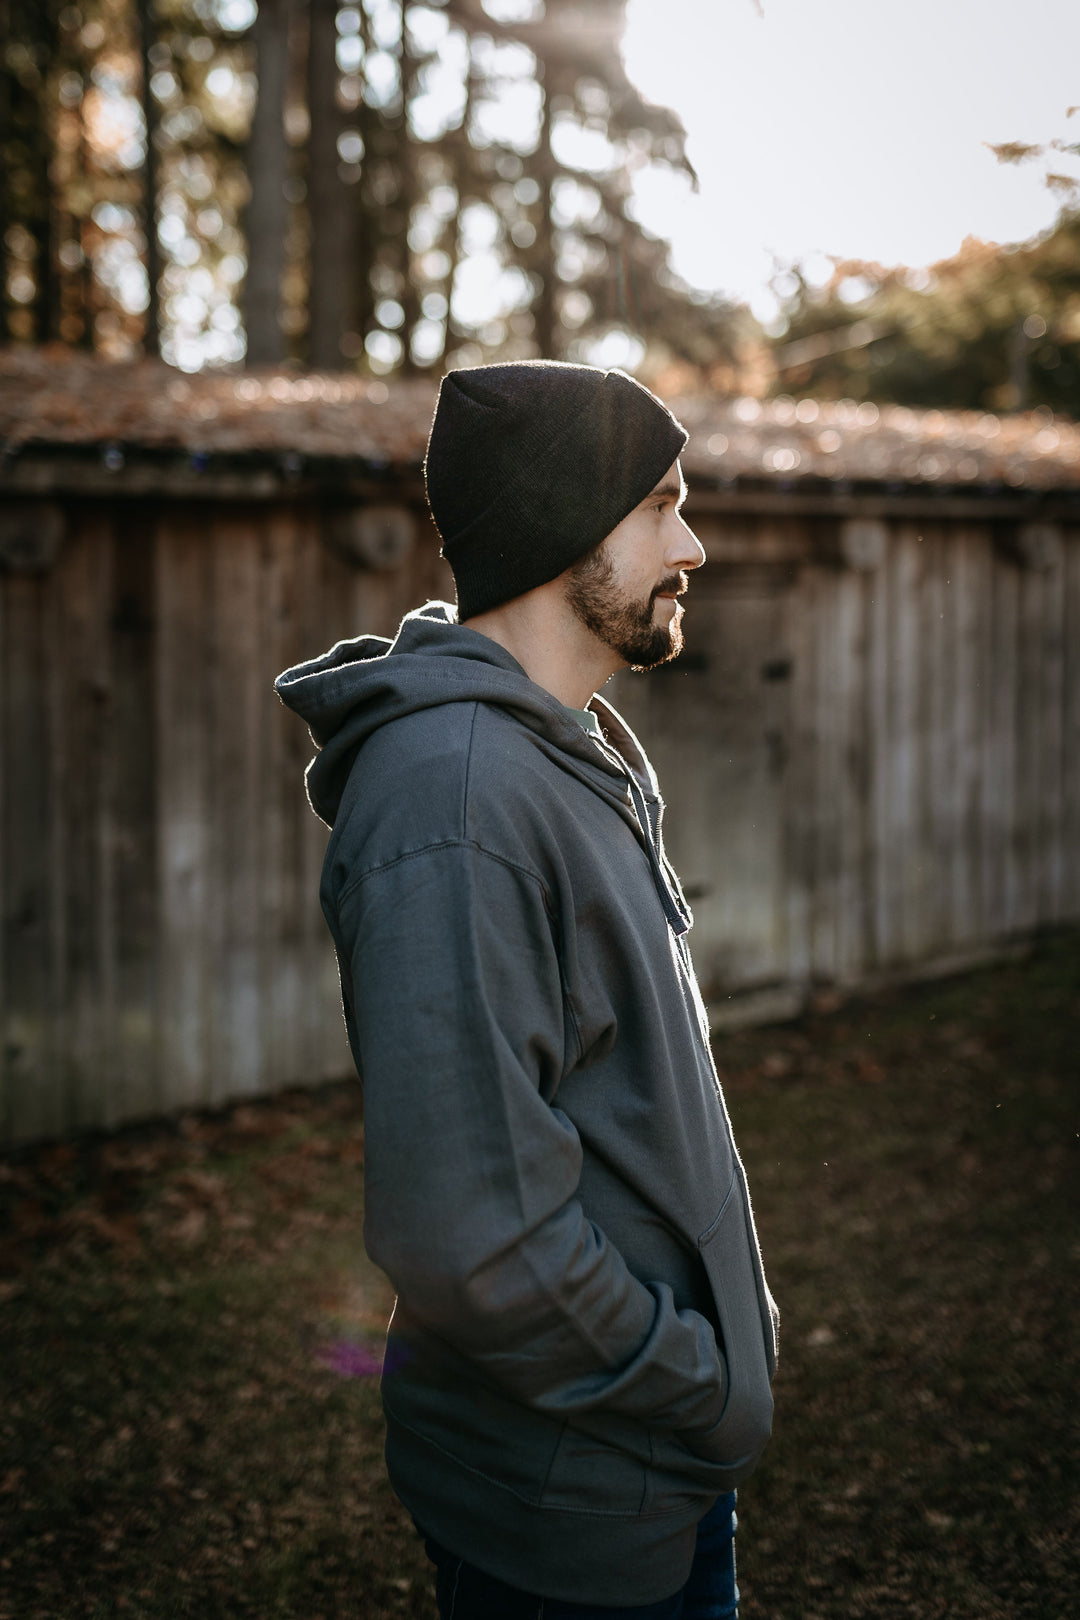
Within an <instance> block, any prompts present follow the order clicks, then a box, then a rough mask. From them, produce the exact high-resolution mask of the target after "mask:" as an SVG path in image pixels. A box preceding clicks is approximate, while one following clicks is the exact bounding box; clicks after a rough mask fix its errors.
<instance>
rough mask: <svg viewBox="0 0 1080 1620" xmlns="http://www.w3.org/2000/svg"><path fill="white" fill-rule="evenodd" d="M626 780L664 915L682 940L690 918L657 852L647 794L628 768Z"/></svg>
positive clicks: (675, 933)
mask: <svg viewBox="0 0 1080 1620" xmlns="http://www.w3.org/2000/svg"><path fill="white" fill-rule="evenodd" d="M626 780H627V781H628V782H629V784H630V796H631V798H632V799H633V801H634V811H635V814H636V815H637V818H638V821H639V822H640V823H641V831H642V834H643V835H644V838H645V848H646V850H647V851H648V856H649V866H650V868H651V870H652V875H653V883H654V884H655V885H656V892H657V894H658V895H659V896H660V900H661V902H662V904H663V907H664V915H665V916H666V917H667V920H668V922H669V923H670V924H671V930H672V933H673V934H674V935H675V937H676V939H679V940H681V939H683V938H684V937H685V935H686V934H687V933H688V932H689V929H690V918H689V917H688V916H687V914H686V911H685V910H684V909H683V907H682V905H681V904H680V903H679V900H678V899H677V897H676V895H675V894H674V893H673V891H672V889H671V885H670V884H669V883H668V880H667V878H666V876H665V874H664V868H663V867H662V866H661V864H660V857H659V855H658V854H657V851H656V843H655V840H654V839H653V832H652V822H651V820H650V818H649V807H648V805H647V804H646V803H645V795H644V793H642V791H641V788H640V787H639V786H638V784H637V782H636V781H635V780H634V774H633V772H632V771H629V770H628V771H627V772H626Z"/></svg>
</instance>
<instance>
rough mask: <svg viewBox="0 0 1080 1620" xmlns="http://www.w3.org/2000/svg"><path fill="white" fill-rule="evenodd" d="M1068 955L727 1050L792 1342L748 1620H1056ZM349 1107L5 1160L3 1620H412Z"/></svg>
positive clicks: (1073, 1070)
mask: <svg viewBox="0 0 1080 1620" xmlns="http://www.w3.org/2000/svg"><path fill="white" fill-rule="evenodd" d="M1078 995H1080V939H1078V938H1077V937H1075V936H1063V937H1061V938H1059V939H1056V940H1052V941H1049V942H1047V944H1046V945H1045V947H1044V948H1042V949H1040V951H1038V952H1037V953H1036V954H1035V955H1034V956H1033V957H1032V958H1031V959H1030V960H1029V961H1027V962H1024V963H1019V964H1013V965H1010V966H1008V967H1003V968H999V969H995V970H991V971H986V972H982V973H979V974H976V975H973V976H971V977H969V978H966V979H963V980H957V981H953V982H951V983H947V984H939V985H936V986H933V987H930V988H925V989H922V990H908V991H905V992H903V993H897V994H894V995H887V996H886V995H879V996H875V997H873V998H868V999H863V1000H859V1001H852V1002H851V1003H849V1004H848V1005H847V1006H846V1007H841V1008H839V1009H838V1010H836V1011H834V1012H832V1013H831V1014H829V1015H828V1016H823V1015H822V1016H817V1017H811V1018H808V1019H805V1020H802V1021H800V1022H799V1023H797V1024H792V1025H788V1026H784V1027H783V1028H776V1029H770V1030H757V1031H753V1032H743V1033H740V1034H733V1035H728V1036H725V1037H723V1038H721V1039H719V1040H718V1042H717V1058H718V1062H719V1064H720V1067H721V1070H722V1073H723V1077H724V1081H725V1086H726V1089H727V1093H728V1098H729V1102H730V1105H731V1109H732V1114H733V1116H734V1121H735V1127H736V1133H737V1135H738V1138H739V1141H740V1145H741V1147H742V1150H743V1155H744V1158H745V1159H746V1161H747V1166H748V1170H749V1172H750V1177H751V1184H752V1186H753V1189H754V1191H755V1195H756V1207H757V1215H758V1223H759V1228H760V1231H761V1236H762V1241H763V1245H764V1248H765V1251H766V1259H767V1263H768V1268H769V1274H770V1280H771V1282H772V1284H773V1288H774V1292H775V1293H776V1294H777V1296H778V1298H779V1300H780V1304H781V1309H782V1312H783V1319H784V1320H783V1342H782V1365H781V1371H780V1375H779V1378H778V1382H777V1421H776V1430H775V1437H774V1440H773V1443H772V1445H771V1447H770V1449H769V1451H768V1453H767V1455H766V1459H765V1461H764V1463H763V1464H762V1466H761V1468H760V1470H759V1472H758V1474H757V1475H756V1476H755V1477H754V1479H753V1480H751V1481H750V1482H749V1483H748V1484H747V1485H746V1486H745V1487H744V1488H743V1490H742V1492H741V1493H740V1498H741V1500H740V1513H741V1519H742V1525H743V1530H742V1533H741V1535H740V1578H741V1582H742V1585H743V1588H744V1594H745V1599H744V1606H743V1614H744V1620H765V1617H770V1620H814V1617H820V1620H835V1617H840V1616H866V1617H871V1616H872V1617H874V1620H889V1617H893V1616H895V1617H900V1616H904V1617H916V1616H917V1617H920V1620H922V1617H931V1616H939V1615H940V1616H946V1615H947V1616H949V1617H950V1620H998V1617H1001V1620H1005V1617H1008V1620H1028V1617H1030V1620H1064V1617H1066V1616H1068V1615H1071V1614H1074V1613H1080V1560H1078V1553H1077V1548H1078V1547H1080V1524H1078V1522H1077V1519H1078V1515H1077V1506H1076V1501H1077V1498H1076V1459H1077V1457H1078V1456H1080V1425H1078V1420H1077V1406H1078V1403H1077V1398H1076V1382H1077V1379H1076V1360H1077V1357H1076V1348H1075V1345H1076V1338H1077V1327H1078V1322H1077V1312H1076V1297H1077V1286H1076V1281H1075V1279H1076V1272H1077V1260H1078V1259H1080V1225H1078V1223H1077V1219H1076V1216H1077V1199H1076V1187H1077V1184H1078V1181H1080V1177H1078V1175H1077V1162H1076V1161H1077V1148H1078V1138H1077V1129H1078V1122H1077V1118H1076V1101H1077V1097H1076V1093H1077V1079H1078V1073H1080V1055H1078V1054H1080V1005H1078ZM361 1178H362V1132H361V1119H360V1098H359V1088H358V1087H356V1086H347V1085H346V1086H338V1087H333V1088H328V1089H324V1090H321V1091H318V1092H313V1093H296V1094H291V1095H289V1096H288V1097H286V1098H276V1099H272V1100H268V1101H266V1102H261V1103H257V1104H253V1105H247V1106H245V1107H240V1108H235V1109H232V1110H230V1111H228V1112H226V1113H223V1114H218V1115H214V1116H208V1115H207V1116H189V1117H187V1118H185V1119H184V1120H181V1121H180V1122H179V1124H176V1125H171V1126H170V1125H162V1124H157V1125H153V1126H147V1127H144V1128H140V1129H137V1130H129V1131H124V1132H121V1133H118V1134H116V1135H114V1136H111V1137H96V1138H86V1139H81V1140H75V1141H70V1142H61V1143H55V1144H51V1145H48V1146H46V1147H44V1148H41V1149H38V1150H35V1151H30V1152H26V1153H23V1154H19V1155H15V1156H10V1157H8V1158H7V1159H6V1160H0V1197H2V1200H3V1205H4V1211H5V1227H4V1236H3V1240H2V1244H0V1302H2V1303H0V1336H2V1343H3V1374H4V1380H3V1381H4V1390H5V1393H4V1399H3V1406H2V1408H0V1620H37V1617H42V1620H44V1617H48V1620H57V1617H64V1620H67V1617H72V1620H75V1617H83V1616H87V1617H90V1616H93V1617H99V1616H100V1617H105V1616H114V1615H131V1616H147V1617H155V1620H156V1617H161V1616H178V1617H186V1616H192V1617H195V1616H198V1617H199V1620H217V1617H222V1620H224V1617H228V1616H245V1615H252V1616H260V1617H266V1620H271V1617H279V1616H280V1617H295V1620H319V1617H323V1620H331V1617H341V1620H346V1617H348V1620H388V1617H391V1616H394V1617H396V1616H402V1615H411V1616H422V1617H426V1620H431V1617H432V1616H433V1615H434V1607H433V1604H432V1602H431V1598H430V1593H429V1587H430V1582H429V1578H428V1567H427V1565H426V1562H425V1560H424V1557H423V1553H422V1551H421V1549H420V1546H419V1543H418V1541H417V1539H416V1537H415V1536H414V1534H413V1531H412V1527H411V1525H410V1523H409V1520H408V1518H407V1515H406V1514H405V1513H404V1512H403V1510H402V1509H401V1508H400V1506H399V1505H398V1504H397V1502H396V1501H395V1499H394V1497H393V1495H392V1494H391V1492H390V1490H389V1488H388V1486H387V1484H386V1481H385V1477H384V1474H383V1469H382V1433H381V1421H380V1416H379V1410H378V1394H377V1388H376V1380H375V1378H374V1376H373V1369H374V1368H375V1367H377V1364H378V1358H379V1353H380V1341H381V1336H382V1327H383V1323H384V1320H385V1316H386V1313H387V1310H388V1306H389V1291H388V1287H387V1284H386V1282H385V1280H384V1279H383V1278H382V1277H381V1276H380V1275H379V1274H378V1273H377V1272H375V1271H374V1269H373V1268H372V1267H370V1266H368V1265H367V1264H366V1262H365V1261H364V1259H363V1254H362V1249H361V1244H360V1232H361Z"/></svg>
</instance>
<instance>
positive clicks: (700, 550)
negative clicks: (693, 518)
mask: <svg viewBox="0 0 1080 1620" xmlns="http://www.w3.org/2000/svg"><path fill="white" fill-rule="evenodd" d="M674 517H675V527H673V529H672V532H671V535H670V537H669V540H668V545H667V550H666V552H665V554H664V561H665V563H667V565H668V567H669V568H671V569H673V570H676V569H677V570H678V571H679V573H683V572H684V571H686V570H687V569H691V568H700V567H701V565H702V563H703V562H704V561H705V547H704V546H703V545H702V543H701V541H700V540H699V539H698V537H697V535H696V534H695V533H694V531H693V529H692V528H691V527H690V525H689V524H688V523H687V521H686V519H685V518H684V517H683V516H682V514H681V513H680V512H676V513H675V514H674Z"/></svg>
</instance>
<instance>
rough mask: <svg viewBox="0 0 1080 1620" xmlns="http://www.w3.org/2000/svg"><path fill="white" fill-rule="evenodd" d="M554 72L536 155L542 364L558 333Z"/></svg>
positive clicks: (545, 85) (544, 84) (547, 80)
mask: <svg viewBox="0 0 1080 1620" xmlns="http://www.w3.org/2000/svg"><path fill="white" fill-rule="evenodd" d="M551 78H552V70H551V66H550V64H548V63H545V64H544V74H543V78H542V81H541V91H542V93H543V97H544V111H543V119H542V122H541V125H540V145H539V147H538V149H537V153H536V181H537V184H538V185H539V187H540V228H539V230H538V231H537V233H536V257H537V261H538V263H539V267H540V295H539V297H538V298H537V300H536V306H535V310H534V313H533V319H534V320H535V322H536V328H535V331H536V342H537V345H538V347H539V350H540V358H541V359H542V360H554V359H555V358H556V355H555V330H556V327H557V326H558V324H559V322H558V318H557V316H556V314H555V243H554V232H553V230H552V225H551V181H552V176H553V174H554V170H555V160H554V158H553V156H552V152H551V100H552V94H553V88H554V87H553V86H552V84H551Z"/></svg>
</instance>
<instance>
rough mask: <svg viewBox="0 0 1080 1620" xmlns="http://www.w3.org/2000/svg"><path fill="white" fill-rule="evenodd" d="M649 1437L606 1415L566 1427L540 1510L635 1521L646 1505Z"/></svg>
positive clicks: (593, 1415)
mask: <svg viewBox="0 0 1080 1620" xmlns="http://www.w3.org/2000/svg"><path fill="white" fill-rule="evenodd" d="M648 1460H649V1436H648V1433H647V1431H646V1430H645V1429H644V1428H642V1427H641V1425H640V1424H637V1423H633V1422H630V1421H629V1420H628V1419H625V1418H620V1417H618V1416H616V1415H610V1414H606V1413H600V1412H590V1413H589V1414H588V1415H583V1416H582V1417H580V1418H579V1419H578V1421H577V1422H576V1423H566V1424H564V1426H563V1431H562V1434H561V1435H560V1436H559V1444H558V1446H557V1447H556V1450H555V1455H554V1457H553V1458H552V1462H551V1467H550V1469H549V1470H548V1476H547V1479H546V1480H545V1481H544V1489H543V1491H542V1493H541V1496H540V1506H541V1507H545V1508H568V1509H570V1510H571V1511H572V1512H576V1513H593V1514H600V1515H602V1516H606V1515H611V1514H614V1515H615V1516H617V1517H633V1516H636V1515H637V1514H639V1513H640V1512H641V1507H642V1503H643V1501H644V1499H645V1483H646V1465H647V1463H648Z"/></svg>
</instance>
